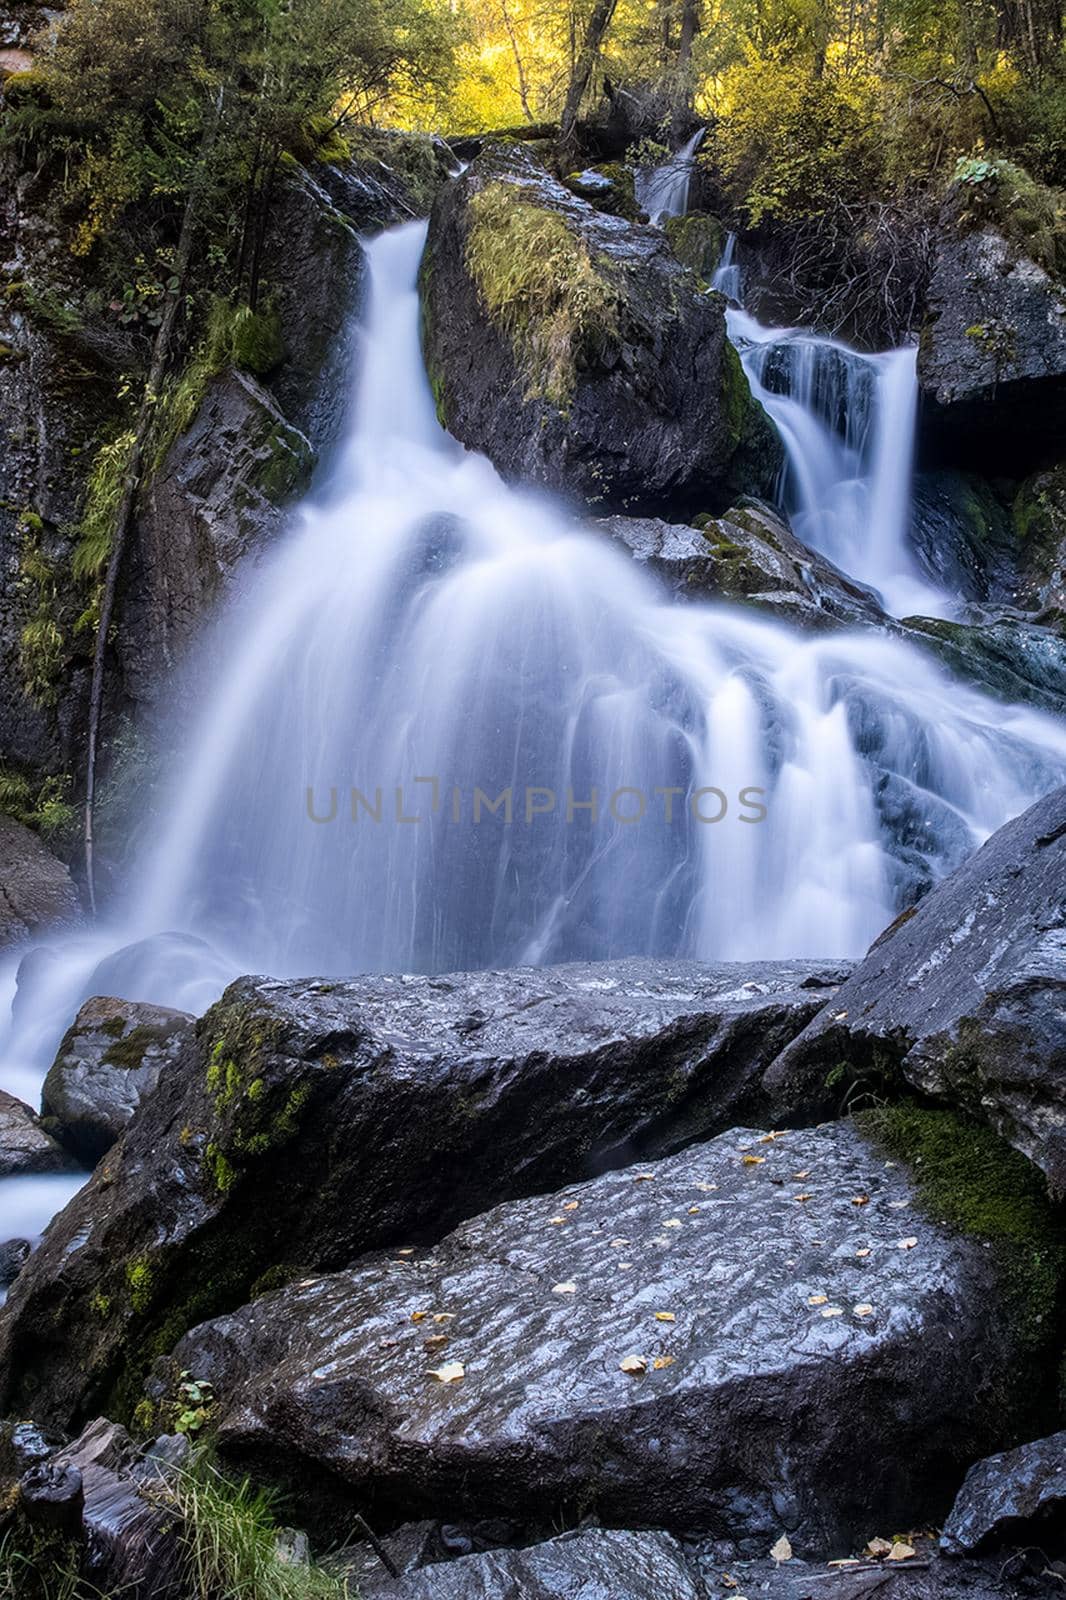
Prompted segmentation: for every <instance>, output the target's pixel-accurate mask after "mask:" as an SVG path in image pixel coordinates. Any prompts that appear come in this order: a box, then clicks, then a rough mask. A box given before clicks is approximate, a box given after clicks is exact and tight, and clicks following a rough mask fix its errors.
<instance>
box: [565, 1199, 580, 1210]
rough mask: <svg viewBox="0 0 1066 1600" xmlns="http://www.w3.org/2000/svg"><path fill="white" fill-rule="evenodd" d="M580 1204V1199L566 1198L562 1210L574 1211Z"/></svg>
mask: <svg viewBox="0 0 1066 1600" xmlns="http://www.w3.org/2000/svg"><path fill="white" fill-rule="evenodd" d="M580 1204H581V1201H580V1200H568V1201H567V1202H566V1204H565V1205H564V1206H563V1210H564V1211H576V1210H577V1208H578V1206H579V1205H580Z"/></svg>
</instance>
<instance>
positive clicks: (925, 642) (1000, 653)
mask: <svg viewBox="0 0 1066 1600" xmlns="http://www.w3.org/2000/svg"><path fill="white" fill-rule="evenodd" d="M899 631H900V632H902V633H904V634H905V635H906V637H907V638H909V639H911V640H912V641H913V642H914V643H915V644H917V645H920V646H921V647H922V648H923V649H925V650H929V651H932V653H933V654H934V655H936V656H937V657H939V659H940V660H941V661H942V662H943V663H944V665H945V666H946V667H947V668H948V669H949V670H950V671H951V672H952V673H953V674H954V675H955V676H956V677H957V678H964V679H967V680H968V681H969V682H970V683H972V684H973V685H974V686H975V687H976V688H978V689H981V690H983V691H984V692H985V693H986V694H990V695H993V696H994V697H995V698H996V699H997V700H1005V701H1008V702H1009V703H1010V704H1012V705H1031V706H1037V707H1039V708H1040V709H1041V710H1042V711H1052V712H1054V713H1055V714H1056V715H1058V716H1062V715H1063V714H1064V713H1066V634H1064V633H1062V632H1060V630H1059V629H1058V628H1054V627H1043V626H1041V625H1040V624H1038V623H1036V622H1034V621H1032V620H1031V619H1030V618H1028V617H1026V616H1025V615H1023V614H1022V613H1021V612H1019V611H1017V610H1014V609H1013V608H1010V609H1008V608H1006V607H1002V608H1001V607H994V606H981V605H969V606H965V607H960V609H959V613H958V616H957V617H955V618H953V619H951V620H948V619H946V618H942V617H908V618H907V621H906V625H905V626H904V627H903V628H901V629H900V630H899Z"/></svg>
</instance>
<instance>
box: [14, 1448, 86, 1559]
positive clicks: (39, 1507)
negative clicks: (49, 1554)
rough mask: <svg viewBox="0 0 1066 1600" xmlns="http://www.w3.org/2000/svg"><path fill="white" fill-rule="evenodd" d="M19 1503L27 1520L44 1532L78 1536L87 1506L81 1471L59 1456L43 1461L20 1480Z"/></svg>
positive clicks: (69, 1536)
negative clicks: (62, 1460) (61, 1460)
mask: <svg viewBox="0 0 1066 1600" xmlns="http://www.w3.org/2000/svg"><path fill="white" fill-rule="evenodd" d="M18 1503H19V1510H20V1511H21V1512H22V1514H23V1515H24V1516H25V1517H26V1519H27V1521H28V1522H31V1523H32V1524H33V1526H34V1527H35V1528H37V1529H40V1531H41V1532H42V1533H44V1534H46V1535H47V1534H60V1535H61V1536H62V1537H63V1538H65V1539H73V1538H76V1537H77V1536H78V1534H79V1533H80V1532H81V1518H82V1512H83V1510H84V1509H85V1493H84V1489H83V1486H82V1478H81V1473H80V1472H79V1471H78V1469H77V1467H76V1466H74V1465H73V1464H72V1463H71V1462H60V1460H59V1458H58V1457H57V1456H56V1457H53V1458H52V1460H50V1461H42V1462H41V1463H40V1464H39V1465H38V1466H35V1467H31V1468H30V1469H29V1471H28V1472H27V1473H25V1474H24V1475H23V1477H22V1478H21V1479H20V1480H19V1498H18Z"/></svg>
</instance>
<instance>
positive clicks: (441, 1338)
mask: <svg viewBox="0 0 1066 1600" xmlns="http://www.w3.org/2000/svg"><path fill="white" fill-rule="evenodd" d="M447 1343H448V1335H447V1334H446V1333H431V1334H430V1336H429V1338H428V1339H426V1340H424V1342H423V1348H424V1349H426V1350H443V1349H444V1346H445V1345H446V1344H447Z"/></svg>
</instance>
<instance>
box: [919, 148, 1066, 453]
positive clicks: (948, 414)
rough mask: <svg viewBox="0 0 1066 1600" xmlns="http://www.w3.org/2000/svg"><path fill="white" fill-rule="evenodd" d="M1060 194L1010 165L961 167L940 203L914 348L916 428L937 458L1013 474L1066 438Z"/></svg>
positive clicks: (1064, 238)
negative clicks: (924, 312)
mask: <svg viewBox="0 0 1066 1600" xmlns="http://www.w3.org/2000/svg"><path fill="white" fill-rule="evenodd" d="M1064 274H1066V227H1064V223H1063V213H1062V200H1061V196H1060V195H1059V194H1058V193H1057V192H1056V191H1054V190H1051V189H1046V188H1044V187H1043V186H1042V185H1040V184H1038V183H1036V182H1035V181H1034V180H1033V179H1032V178H1030V177H1029V175H1028V174H1027V173H1025V172H1023V171H1022V170H1021V168H1019V167H1016V166H1014V165H1013V164H1012V163H1011V162H1009V161H969V162H963V163H961V164H960V167H959V170H958V174H957V176H956V178H955V181H954V182H953V184H952V186H951V188H950V190H949V192H948V195H947V198H946V200H945V202H944V206H943V209H942V211H941V215H940V221H939V224H938V229H937V241H936V254H935V259H934V264H933V272H932V277H931V279H930V283H929V290H928V309H927V316H926V322H925V326H924V327H923V329H922V336H921V342H920V345H919V350H918V382H919V387H920V391H921V402H922V404H921V427H922V432H923V436H924V440H925V444H926V448H927V451H928V452H929V453H931V454H933V455H935V456H937V457H939V458H940V459H941V460H943V461H948V462H952V463H955V464H959V465H972V466H974V468H975V469H976V470H978V471H984V472H993V473H994V472H1002V473H1006V474H1008V475H1012V476H1019V475H1020V474H1021V473H1023V472H1025V471H1027V470H1029V469H1030V468H1032V467H1037V466H1040V465H1042V464H1044V463H1046V461H1047V460H1049V459H1051V460H1054V459H1055V458H1056V457H1057V456H1059V455H1061V452H1062V440H1063V436H1064V435H1066V277H1064Z"/></svg>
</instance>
